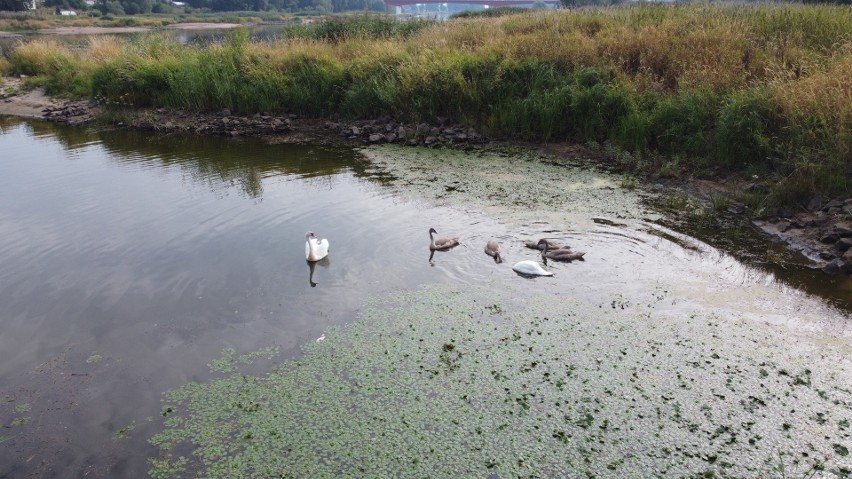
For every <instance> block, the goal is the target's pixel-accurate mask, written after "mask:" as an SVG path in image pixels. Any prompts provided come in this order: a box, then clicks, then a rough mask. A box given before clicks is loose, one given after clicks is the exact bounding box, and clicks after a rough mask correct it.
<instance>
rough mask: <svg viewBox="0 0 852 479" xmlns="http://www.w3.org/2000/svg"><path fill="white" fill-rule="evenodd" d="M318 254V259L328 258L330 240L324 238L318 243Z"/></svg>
mask: <svg viewBox="0 0 852 479" xmlns="http://www.w3.org/2000/svg"><path fill="white" fill-rule="evenodd" d="M316 254H317V258H318V259H323V258H325V257H326V256H328V240H327V239H325V238H323V239H321V240H318V241H317V248H316Z"/></svg>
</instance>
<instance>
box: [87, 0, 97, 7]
mask: <svg viewBox="0 0 852 479" xmlns="http://www.w3.org/2000/svg"><path fill="white" fill-rule="evenodd" d="M86 5H87V6H89V7H94V6H95V0H86Z"/></svg>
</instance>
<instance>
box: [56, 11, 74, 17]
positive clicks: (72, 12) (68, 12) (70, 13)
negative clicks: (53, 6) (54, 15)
mask: <svg viewBox="0 0 852 479" xmlns="http://www.w3.org/2000/svg"><path fill="white" fill-rule="evenodd" d="M59 14H60V15H62V16H63V17H76V16H77V12H75V11H74V10H60V11H59Z"/></svg>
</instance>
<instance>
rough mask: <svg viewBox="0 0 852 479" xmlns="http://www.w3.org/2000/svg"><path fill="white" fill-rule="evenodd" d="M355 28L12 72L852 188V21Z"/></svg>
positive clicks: (774, 9) (359, 22)
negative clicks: (596, 148)
mask: <svg viewBox="0 0 852 479" xmlns="http://www.w3.org/2000/svg"><path fill="white" fill-rule="evenodd" d="M400 25H403V26H397V25H396V24H393V23H388V21H387V20H386V19H382V18H381V17H375V16H374V17H366V18H365V17H358V16H356V17H352V18H350V19H349V20H345V19H338V20H334V21H332V22H327V23H322V24H319V25H315V26H297V27H289V28H288V29H287V30H285V32H284V35H283V39H282V40H281V41H278V42H273V43H258V44H252V43H250V42H249V40H248V35H247V33H246V32H239V31H238V32H236V33H234V34H233V35H232V36H231V37H230V39H229V40H228V41H226V42H223V43H222V44H217V45H210V46H205V47H187V46H180V45H177V44H175V43H172V42H170V41H168V40H165V39H164V38H162V37H158V36H152V37H149V38H148V39H147V40H145V41H143V42H140V43H137V44H129V43H123V42H118V41H115V40H112V41H110V42H107V41H101V42H95V41H93V42H91V43H90V44H89V45H88V46H87V47H86V48H84V49H82V50H72V49H70V48H69V47H67V46H63V45H61V44H58V43H56V42H51V41H50V40H42V41H34V42H30V43H28V44H24V45H21V46H19V47H18V48H17V49H16V50H14V51H13V52H12V54H11V55H10V58H9V67H8V68H9V70H10V71H11V72H12V73H25V74H28V75H36V76H37V78H40V79H41V80H40V81H42V83H43V84H44V85H45V86H47V87H48V88H49V89H50V91H51V92H52V93H63V92H67V93H73V94H78V95H90V96H98V97H102V98H106V99H109V100H112V101H116V102H117V101H118V100H119V99H120V100H121V101H122V102H125V103H129V104H131V105H134V106H167V107H177V108H192V109H206V110H215V109H220V108H224V107H227V108H229V109H231V110H232V111H237V112H243V113H253V112H260V111H287V112H294V113H298V114H302V115H310V116H340V117H346V118H371V117H377V116H383V115H392V116H394V117H396V118H398V119H400V120H404V121H427V122H431V121H434V120H435V119H436V118H438V117H444V118H450V119H452V120H454V121H458V122H461V123H464V124H467V125H470V126H473V127H476V128H478V129H481V130H484V131H486V132H487V133H489V134H492V135H499V136H503V137H513V138H521V139H529V140H538V141H542V140H544V141H563V140H567V141H575V142H593V143H597V144H604V143H606V144H610V145H611V146H612V147H614V148H617V149H621V150H625V151H629V152H631V153H632V155H631V157H632V158H637V159H638V160H637V161H636V164H635V165H634V166H636V167H645V166H647V165H649V161H648V160H649V159H654V158H665V163H666V164H671V161H670V159H672V158H674V159H676V160H677V163H678V164H680V165H683V166H685V167H687V168H689V169H690V170H691V171H703V172H710V173H712V174H719V173H725V172H743V173H744V174H748V175H751V174H760V175H775V177H776V178H779V179H782V180H783V181H779V182H778V185H779V186H778V188H777V191H773V195H775V196H776V197H777V198H778V199H781V200H783V201H785V202H795V201H802V200H803V199H804V198H806V197H807V196H808V195H812V194H814V193H815V192H820V193H822V194H849V190H850V171H852V96H850V95H852V94H851V93H850V88H852V87H850V84H852V82H850V81H849V78H852V9H849V8H848V7H837V6H825V5H821V6H815V5H723V4H693V5H674V6H670V5H646V6H633V7H622V8H613V9H593V10H575V11H531V12H529V13H521V14H515V15H506V16H501V17H496V18H462V19H456V20H452V21H449V22H444V23H423V22H417V23H413V24H400Z"/></svg>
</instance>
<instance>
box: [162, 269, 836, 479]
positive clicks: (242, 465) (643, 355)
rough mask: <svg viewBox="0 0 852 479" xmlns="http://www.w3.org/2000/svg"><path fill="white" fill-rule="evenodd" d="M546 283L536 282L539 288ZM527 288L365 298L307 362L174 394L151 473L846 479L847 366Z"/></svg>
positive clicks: (712, 319)
mask: <svg viewBox="0 0 852 479" xmlns="http://www.w3.org/2000/svg"><path fill="white" fill-rule="evenodd" d="M528 284H532V283H528ZM521 288H522V287H521V286H519V285H511V284H508V283H492V284H488V285H484V286H481V287H471V286H460V285H431V286H425V287H422V288H420V289H418V290H416V291H410V292H403V293H398V294H396V295H393V296H390V297H386V298H382V299H376V300H371V301H369V302H368V303H367V304H366V305H365V308H364V309H363V310H362V312H361V315H360V318H359V320H358V321H356V322H355V323H353V324H351V325H347V326H343V327H338V328H334V329H331V330H329V331H328V332H327V333H326V335H325V338H324V339H323V340H320V341H317V342H315V343H312V344H310V345H309V346H308V347H307V348H306V351H305V354H304V356H303V358H302V359H300V360H298V361H285V362H283V363H281V364H280V365H279V366H277V367H276V368H275V369H274V370H272V371H271V372H269V373H267V374H264V375H248V374H245V373H241V372H240V370H239V367H240V366H241V363H248V362H250V360H251V359H252V357H251V356H243V357H240V358H235V357H234V356H233V354H230V353H229V354H228V355H226V357H225V358H223V359H222V360H220V361H217V362H216V363H215V364H214V366H215V369H217V370H220V371H225V373H224V374H223V375H222V377H220V378H219V379H215V380H212V381H210V382H208V383H205V384H195V383H192V384H188V385H186V386H184V387H182V388H180V389H178V390H175V391H172V392H171V393H169V394H168V395H167V399H166V405H165V406H164V408H163V416H165V429H164V430H163V431H162V432H161V433H159V434H157V435H156V436H155V437H153V439H152V441H151V442H152V443H153V444H154V445H156V446H158V447H159V448H160V450H161V452H160V455H159V457H158V458H157V459H154V460H152V461H151V465H152V469H151V471H150V473H151V475H152V476H154V477H209V478H230V477H655V476H656V477H849V475H850V474H852V457H850V456H849V449H850V447H852V425H850V421H852V410H851V409H850V407H852V402H850V401H852V391H850V388H852V368H850V365H849V362H848V360H846V359H844V355H843V352H842V351H841V350H840V349H835V347H834V346H832V345H830V344H824V343H822V344H821V343H817V342H814V341H812V340H810V339H808V337H807V336H806V335H801V336H799V337H797V340H796V342H795V344H790V343H789V341H790V339H791V337H792V336H791V335H790V333H789V331H782V330H781V329H776V327H774V326H771V325H767V324H762V323H757V322H754V321H748V320H738V319H731V318H725V319H721V318H718V317H716V316H715V315H714V314H712V313H707V312H697V313H695V314H692V315H689V316H686V317H683V316H677V317H675V316H673V315H669V314H665V313H657V312H655V311H654V309H653V308H651V309H649V310H647V311H646V312H645V313H643V314H637V313H636V312H635V311H634V310H631V309H630V308H627V309H624V308H621V307H619V306H618V304H617V303H616V302H613V303H612V304H611V305H610V304H605V305H589V304H583V303H581V302H579V301H577V300H575V299H572V297H571V296H570V295H569V294H564V293H558V292H557V293H548V294H536V293H530V292H529V291H528V290H526V289H521Z"/></svg>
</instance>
